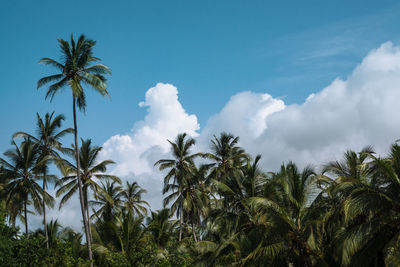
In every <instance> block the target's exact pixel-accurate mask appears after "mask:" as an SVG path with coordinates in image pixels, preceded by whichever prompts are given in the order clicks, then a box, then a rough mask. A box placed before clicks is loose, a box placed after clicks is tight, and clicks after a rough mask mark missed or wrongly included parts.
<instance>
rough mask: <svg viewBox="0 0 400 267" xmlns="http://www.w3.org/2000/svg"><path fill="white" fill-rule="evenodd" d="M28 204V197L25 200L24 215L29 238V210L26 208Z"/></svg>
mask: <svg viewBox="0 0 400 267" xmlns="http://www.w3.org/2000/svg"><path fill="white" fill-rule="evenodd" d="M27 202H28V197H25V200H24V213H25V233H26V237H27V238H28V209H27V207H26V203H27Z"/></svg>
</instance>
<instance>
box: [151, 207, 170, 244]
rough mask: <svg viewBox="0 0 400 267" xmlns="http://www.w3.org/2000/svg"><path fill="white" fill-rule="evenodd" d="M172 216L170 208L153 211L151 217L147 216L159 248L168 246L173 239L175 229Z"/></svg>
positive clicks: (152, 234)
mask: <svg viewBox="0 0 400 267" xmlns="http://www.w3.org/2000/svg"><path fill="white" fill-rule="evenodd" d="M171 217H172V216H171V212H170V210H169V209H162V210H158V211H152V212H151V215H150V217H148V218H147V225H148V226H147V229H148V231H149V232H150V234H151V236H152V237H153V240H154V242H155V243H156V245H157V247H158V249H159V250H163V249H164V248H166V247H167V244H168V242H169V241H170V239H171V233H172V231H173V224H172V222H171V221H170V219H171Z"/></svg>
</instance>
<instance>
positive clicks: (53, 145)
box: [13, 112, 74, 248]
mask: <svg viewBox="0 0 400 267" xmlns="http://www.w3.org/2000/svg"><path fill="white" fill-rule="evenodd" d="M36 116H37V122H36V133H37V136H36V137H35V136H32V135H30V134H28V133H25V132H16V133H15V134H14V135H13V138H16V137H25V138H30V139H31V140H33V141H34V142H35V143H37V144H38V146H39V150H40V159H45V158H47V159H48V160H52V159H53V160H54V159H60V155H59V154H58V152H59V151H60V152H63V147H62V144H61V142H60V139H61V138H62V137H64V136H65V135H66V134H68V133H72V132H73V131H74V130H73V129H72V128H67V129H64V130H61V131H60V130H59V129H60V128H61V124H62V121H63V120H65V117H64V115H57V116H55V117H53V116H54V112H52V113H51V114H49V113H46V115H45V117H44V120H43V119H42V118H41V117H40V115H39V114H38V113H36ZM47 172H48V162H45V163H44V164H43V165H42V170H41V173H42V174H43V187H42V188H43V191H46V189H47V183H48V182H52V180H49V179H50V178H52V177H53V176H48V175H47ZM42 206H43V207H42V209H43V225H44V233H45V239H46V247H47V248H49V241H48V239H49V237H48V232H47V221H46V201H45V200H43V203H42Z"/></svg>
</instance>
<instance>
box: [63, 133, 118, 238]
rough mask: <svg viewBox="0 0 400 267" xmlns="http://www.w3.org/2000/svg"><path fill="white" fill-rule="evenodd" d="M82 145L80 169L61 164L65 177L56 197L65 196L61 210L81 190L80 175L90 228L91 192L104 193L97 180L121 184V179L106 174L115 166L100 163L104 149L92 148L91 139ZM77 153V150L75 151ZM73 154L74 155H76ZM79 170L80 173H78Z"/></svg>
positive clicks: (68, 164) (72, 165) (84, 141)
mask: <svg viewBox="0 0 400 267" xmlns="http://www.w3.org/2000/svg"><path fill="white" fill-rule="evenodd" d="M81 142H82V145H81V148H80V149H79V162H80V164H79V167H80V168H78V167H77V166H78V164H76V165H74V164H72V163H70V162H68V161H67V160H64V161H63V164H60V167H61V170H62V173H63V175H64V177H63V178H61V179H60V180H59V181H58V182H57V184H56V185H57V186H59V187H60V188H59V189H58V190H57V193H56V196H57V197H59V196H61V195H63V194H64V195H63V197H62V199H61V201H60V208H61V207H62V206H63V205H64V204H65V203H66V202H67V201H68V200H69V199H70V198H71V197H72V195H73V194H74V193H75V192H76V191H77V190H78V188H79V179H78V175H77V174H79V177H80V178H81V180H82V183H83V186H82V193H83V204H84V208H85V210H84V211H85V216H86V218H87V222H88V223H89V226H90V212H89V205H88V204H89V191H90V190H92V192H93V193H96V192H99V191H102V189H101V186H100V185H99V184H98V182H97V180H113V181H115V182H117V183H121V181H120V179H119V178H118V177H116V176H114V175H108V174H105V172H106V171H107V166H108V165H110V164H114V161H112V160H103V161H101V162H98V160H97V159H98V155H99V152H100V151H101V149H102V147H99V146H92V141H91V140H90V139H88V140H83V139H81ZM73 151H74V152H75V150H73ZM74 152H72V153H74ZM78 169H79V170H80V171H78ZM88 235H89V239H90V238H91V234H90V228H89V231H88Z"/></svg>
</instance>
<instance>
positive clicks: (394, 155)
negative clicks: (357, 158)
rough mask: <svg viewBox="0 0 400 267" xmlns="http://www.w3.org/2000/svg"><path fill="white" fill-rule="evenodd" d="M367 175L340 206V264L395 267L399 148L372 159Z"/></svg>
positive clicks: (399, 210) (399, 209) (398, 230)
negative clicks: (342, 227)
mask: <svg viewBox="0 0 400 267" xmlns="http://www.w3.org/2000/svg"><path fill="white" fill-rule="evenodd" d="M372 158H373V161H372V162H371V163H370V174H371V175H370V176H369V179H368V181H369V182H365V183H354V184H353V186H352V189H351V191H350V192H349V194H348V195H347V196H346V199H345V201H344V203H343V210H344V220H345V226H346V231H344V232H342V233H341V235H339V237H338V238H337V240H338V241H337V244H338V246H337V249H338V250H339V253H340V255H341V261H342V264H350V265H351V266H366V265H367V264H368V265H369V266H384V265H387V266H396V265H398V264H399V254H398V251H399V249H400V244H399V242H398V240H399V239H400V228H399V226H398V225H399V222H400V179H399V177H400V160H399V159H400V146H399V145H398V144H397V143H395V144H393V145H392V147H391V151H390V155H389V157H388V158H378V157H374V156H372Z"/></svg>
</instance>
